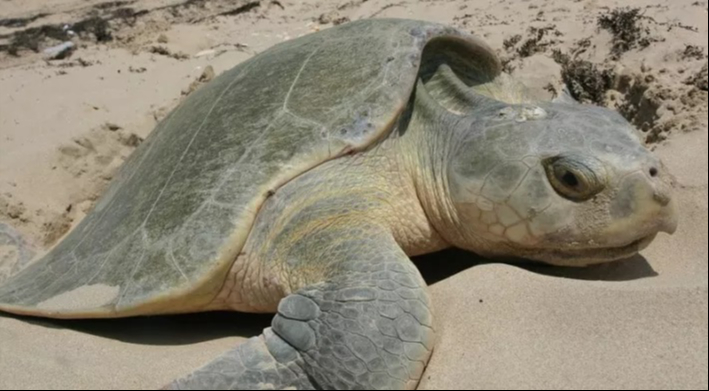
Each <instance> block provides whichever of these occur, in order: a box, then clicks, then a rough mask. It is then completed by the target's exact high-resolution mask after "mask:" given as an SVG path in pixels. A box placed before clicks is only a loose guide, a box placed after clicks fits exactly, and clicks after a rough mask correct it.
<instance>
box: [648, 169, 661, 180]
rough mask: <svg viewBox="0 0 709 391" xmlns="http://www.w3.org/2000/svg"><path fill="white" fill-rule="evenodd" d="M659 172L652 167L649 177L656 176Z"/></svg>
mask: <svg viewBox="0 0 709 391" xmlns="http://www.w3.org/2000/svg"><path fill="white" fill-rule="evenodd" d="M659 174H660V171H659V170H658V169H657V168H655V167H653V168H651V169H650V176H651V177H653V178H656V177H657V176H658V175H659Z"/></svg>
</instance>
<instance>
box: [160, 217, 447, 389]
mask: <svg viewBox="0 0 709 391" xmlns="http://www.w3.org/2000/svg"><path fill="white" fill-rule="evenodd" d="M368 231H369V234H371V233H372V232H371V230H351V229H350V230H349V232H348V233H347V232H340V233H341V234H342V235H338V236H337V240H335V241H334V242H332V243H330V245H327V244H323V243H322V242H321V241H319V240H318V238H312V240H313V241H312V242H310V243H311V244H313V246H309V249H308V250H306V251H305V252H307V253H312V252H313V251H314V250H315V248H319V249H320V251H322V255H321V259H319V260H317V262H318V263H320V262H325V263H326V264H329V265H330V267H328V269H329V270H330V273H329V277H328V278H326V280H325V281H323V282H320V283H314V284H310V285H308V286H305V287H304V288H302V289H300V290H298V291H297V292H296V293H294V294H291V295H290V296H288V297H286V298H285V299H283V300H282V301H281V303H280V305H279V307H278V314H277V315H276V317H275V318H274V320H273V323H272V329H268V330H266V332H265V333H264V334H263V336H261V337H259V338H256V339H252V340H251V341H249V342H248V343H246V344H244V345H241V346H240V347H238V348H237V349H235V350H233V351H231V352H229V353H228V354H227V355H226V356H224V357H222V358H221V359H219V360H217V361H215V362H213V363H212V364H210V365H208V366H207V367H205V368H204V369H202V370H200V371H197V372H196V373H195V374H193V375H191V376H189V377H187V378H185V379H183V380H179V381H177V382H176V383H175V384H174V385H173V387H174V388H176V389H224V388H226V389H283V388H296V389H301V388H306V389H307V388H311V387H314V388H316V389H379V390H384V389H414V388H415V387H416V386H417V385H418V382H419V380H420V378H421V376H422V374H423V370H424V368H425V365H426V363H427V362H428V359H429V357H430V355H431V352H432V349H433V343H434V331H433V324H432V314H431V311H430V310H429V307H430V302H429V298H428V295H427V293H426V285H425V282H424V281H423V279H422V278H421V276H420V274H419V272H418V270H417V269H416V267H415V266H414V265H413V263H411V261H410V260H409V259H408V257H407V256H406V255H405V254H404V252H403V251H402V250H401V249H400V248H399V247H398V245H397V244H396V243H395V242H394V240H393V239H390V238H382V237H371V236H369V235H367V236H368V237H366V238H363V237H357V236H358V235H357V234H356V233H364V232H368ZM316 236H317V235H316ZM320 239H322V238H320ZM308 265H310V266H312V265H313V264H312V263H306V264H305V265H304V267H308ZM271 330H272V331H271Z"/></svg>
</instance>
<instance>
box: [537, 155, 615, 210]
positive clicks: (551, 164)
mask: <svg viewBox="0 0 709 391" xmlns="http://www.w3.org/2000/svg"><path fill="white" fill-rule="evenodd" d="M589 163H591V164H589ZM544 166H545V169H546V172H547V176H548V177H549V182H550V183H551V185H552V186H553V187H554V190H556V192H557V193H559V195H560V196H562V197H564V198H566V199H568V200H571V201H574V202H583V201H588V200H590V199H591V198H593V197H594V196H596V195H597V194H598V193H600V192H602V191H603V189H604V188H605V185H604V183H603V181H602V180H601V178H600V177H599V175H598V174H597V172H596V171H597V170H598V168H599V167H596V170H594V169H593V168H592V167H593V166H598V165H597V164H592V162H584V159H581V158H577V157H571V156H566V157H555V158H551V159H547V160H546V161H545V162H544Z"/></svg>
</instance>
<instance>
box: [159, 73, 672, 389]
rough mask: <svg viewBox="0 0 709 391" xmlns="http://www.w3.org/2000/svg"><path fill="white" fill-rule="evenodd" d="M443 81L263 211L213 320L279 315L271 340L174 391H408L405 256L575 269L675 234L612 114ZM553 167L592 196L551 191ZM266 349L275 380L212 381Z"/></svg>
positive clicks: (416, 298) (419, 295) (414, 356)
mask: <svg viewBox="0 0 709 391" xmlns="http://www.w3.org/2000/svg"><path fill="white" fill-rule="evenodd" d="M446 75H447V76H446ZM452 76H454V74H452V73H450V72H447V73H446V72H444V73H443V74H442V77H443V80H440V79H439V80H438V81H436V82H434V84H431V85H429V86H427V85H425V84H424V83H419V85H418V89H417V93H416V99H415V102H414V103H413V104H412V106H411V107H410V110H408V111H407V112H406V113H405V115H403V116H402V118H401V119H400V121H399V122H398V124H397V127H396V129H394V130H393V132H392V133H391V135H390V137H389V138H388V139H387V140H385V141H383V142H381V143H380V144H378V145H376V146H374V147H372V148H371V149H370V150H368V151H366V152H365V153H362V154H359V155H355V156H350V157H346V158H342V159H338V160H336V161H331V162H329V163H326V164H324V165H321V166H320V167H318V168H316V169H314V170H312V171H310V172H308V173H305V174H304V175H302V176H300V177H298V178H296V179H295V180H294V181H292V182H290V183H288V184H287V185H285V186H284V187H283V188H281V189H279V190H278V191H277V192H275V194H274V195H273V196H272V197H271V199H270V200H269V201H267V202H266V204H265V205H264V208H263V209H262V210H261V211H260V213H259V217H258V219H257V221H256V225H255V227H254V229H253V230H252V232H251V235H250V237H249V239H248V240H247V245H246V247H245V249H244V252H243V253H242V254H241V255H240V257H239V259H237V261H236V263H235V264H234V266H233V268H232V271H231V273H230V275H229V277H228V279H227V283H226V284H225V287H224V289H223V290H222V292H221V294H220V295H219V296H218V298H217V300H215V301H214V302H213V303H212V305H211V306H210V307H209V308H208V309H227V308H229V309H236V310H240V311H253V312H269V311H274V310H276V309H277V312H278V315H276V317H275V319H274V321H273V324H272V331H270V330H267V332H266V333H265V334H264V336H263V337H261V339H255V340H252V341H251V342H250V343H249V344H247V345H242V346H240V347H239V348H237V349H236V350H234V351H232V352H230V353H229V354H227V356H225V357H224V358H222V359H220V360H218V361H217V362H215V363H213V364H212V367H207V368H205V369H203V370H201V371H198V372H196V373H195V374H193V375H192V376H190V377H188V378H186V379H183V380H180V381H178V382H176V383H175V384H174V385H173V386H174V387H176V388H200V389H201V388H216V387H220V386H222V387H227V388H240V389H267V388H278V387H283V386H287V385H290V386H294V387H303V388H308V387H316V388H325V389H359V388H367V389H412V388H414V387H415V386H416V385H417V384H418V381H419V380H420V377H421V374H422V372H423V369H424V366H425V364H426V363H427V361H428V359H429V357H430V353H431V351H432V348H433V339H434V330H433V328H432V315H431V314H432V310H431V309H430V307H429V300H428V297H427V295H426V292H425V285H424V283H423V280H422V279H421V277H420V275H419V274H418V271H417V270H416V269H415V267H414V266H413V264H412V263H411V261H410V260H409V256H411V255H416V254H421V253H426V252H431V251H435V250H437V249H441V248H445V247H448V246H450V245H453V246H458V247H463V248H467V249H470V250H473V251H477V252H479V253H483V254H488V255H492V256H524V257H526V258H530V259H538V260H541V261H546V262H549V263H557V264H558V263H566V264H572V265H577V266H578V265H585V264H588V263H594V262H606V261H611V260H615V259H618V258H622V257H625V256H627V255H629V254H632V253H635V252H637V251H638V249H640V248H641V246H643V245H646V244H648V243H649V240H643V238H646V237H648V238H653V237H654V236H655V235H656V234H657V233H658V232H659V231H662V230H666V231H673V230H674V227H675V225H676V221H675V220H674V209H673V205H672V201H671V194H670V191H669V186H668V184H667V174H666V173H664V172H662V166H661V164H660V162H659V161H657V160H656V159H655V158H653V157H652V156H651V155H650V154H649V153H648V152H647V151H646V150H645V149H644V148H643V147H642V146H641V145H640V143H639V142H638V140H637V138H635V137H633V134H632V130H631V129H630V126H629V125H627V123H625V122H624V120H623V119H622V118H621V117H619V116H618V115H617V114H614V113H612V112H609V111H607V110H602V109H596V108H589V107H584V106H580V105H575V104H568V103H567V104H562V103H558V104H540V105H530V104H522V105H516V104H509V103H503V102H499V101H495V100H492V99H490V98H486V97H484V96H481V95H478V94H475V93H472V92H470V91H469V90H467V89H464V87H462V86H456V83H455V81H454V80H453V81H451V80H448V81H449V82H450V83H446V81H445V78H446V77H449V78H450V77H452ZM429 80H436V78H431V79H429ZM494 87H495V86H494V85H493V86H491V89H490V91H492V92H493V93H494V91H495V88H494ZM431 92H433V93H431ZM493 95H494V94H493ZM558 137H563V138H562V139H559V138H558ZM559 140H563V141H564V144H563V145H562V144H561V143H559ZM549 159H552V163H549V161H550V160H549ZM562 159H563V160H562ZM558 161H561V162H562V163H559V162H558ZM555 164H556V165H561V168H563V169H565V170H567V171H569V172H573V173H577V174H578V175H579V177H578V178H577V180H578V181H579V182H584V181H588V182H589V183H591V185H589V189H590V190H589V193H588V194H591V192H592V193H593V194H592V195H590V196H587V195H585V193H584V192H582V191H580V190H578V189H579V188H578V187H574V188H573V189H565V188H563V187H562V186H563V184H559V183H557V184H554V181H555V180H557V179H558V178H556V174H555V171H554V170H549V167H550V166H551V167H554V165H555ZM566 165H568V167H567V166H566ZM567 171H563V172H564V173H567V174H568V172H567ZM651 171H652V172H651ZM562 179H563V178H562ZM584 183H585V182H584ZM592 185H593V186H595V187H592ZM570 190H574V192H570ZM584 197H587V199H583V198H584ZM572 198H573V199H572ZM631 200H632V202H631ZM394 216H396V217H394ZM498 226H499V227H500V228H498ZM629 226H632V227H633V229H627V227H629ZM562 233H563V235H562ZM638 240H640V241H638ZM636 241H637V242H636ZM628 244H630V245H628ZM552 245H554V247H552ZM547 246H548V247H547ZM264 346H266V347H269V348H267V350H268V351H269V352H270V354H269V355H265V356H263V357H264V359H263V361H262V362H261V365H260V366H259V368H263V372H262V373H261V374H260V375H259V376H265V375H266V374H267V375H268V378H269V379H270V380H269V381H266V380H264V378H263V377H258V376H257V377H254V376H252V375H248V376H247V374H248V373H249V372H248V371H246V370H245V369H244V368H245V367H244V365H243V364H239V365H237V367H238V368H239V370H237V371H236V372H233V371H231V372H228V373H227V372H225V371H214V370H213V368H214V367H220V365H222V364H220V363H221V362H222V361H224V362H230V363H233V362H234V359H233V357H252V356H253V355H254V354H257V353H258V354H261V353H263V352H264V351H265V350H264V349H265V348H264ZM273 346H276V348H274V347H273ZM283 349H286V350H287V354H286V353H283ZM291 349H292V350H291ZM252 351H253V352H252ZM259 352H261V353H259ZM283 356H287V359H283V358H282V357H283ZM225 365H226V364H225ZM283 366H290V368H291V370H290V372H288V371H286V372H284V370H283V368H282V367H283ZM210 368H211V369H210ZM306 378H307V379H308V380H309V383H303V382H302V381H300V380H297V381H296V380H294V379H306Z"/></svg>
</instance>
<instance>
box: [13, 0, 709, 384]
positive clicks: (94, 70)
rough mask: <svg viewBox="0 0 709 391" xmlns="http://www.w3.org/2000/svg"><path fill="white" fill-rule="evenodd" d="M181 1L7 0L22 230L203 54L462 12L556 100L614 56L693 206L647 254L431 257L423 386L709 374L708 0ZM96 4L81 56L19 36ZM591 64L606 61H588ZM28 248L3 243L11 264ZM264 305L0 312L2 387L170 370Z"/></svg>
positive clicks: (72, 217)
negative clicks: (568, 84)
mask: <svg viewBox="0 0 709 391" xmlns="http://www.w3.org/2000/svg"><path fill="white" fill-rule="evenodd" d="M182 2H183V0H179V1H177V0H130V1H124V2H110V4H107V3H109V2H106V1H103V0H84V1H78V0H44V1H41V0H3V1H0V227H1V226H2V225H5V226H12V227H13V228H14V229H16V230H17V231H19V232H20V233H21V234H22V235H23V237H24V238H25V240H26V241H27V242H28V243H29V245H30V247H31V248H32V249H33V251H34V252H35V253H37V254H41V253H43V252H45V251H47V250H48V249H49V248H51V247H52V246H53V245H54V244H56V243H57V242H58V241H59V240H61V238H62V236H63V235H65V234H66V233H67V232H68V231H69V230H70V229H71V228H72V227H73V226H75V225H76V224H77V223H78V222H79V221H81V219H82V218H83V217H84V216H85V215H86V213H87V212H89V211H90V209H91V208H92V206H93V203H94V202H95V200H96V199H97V197H98V196H99V195H100V194H101V192H102V191H103V189H104V188H105V186H106V184H107V183H108V182H109V181H110V180H111V178H112V176H113V175H114V173H115V171H116V169H117V168H118V167H120V165H121V163H122V162H123V161H124V160H125V158H126V157H127V156H128V155H129V154H130V153H131V152H132V150H133V149H134V148H135V147H136V145H138V144H139V143H140V141H141V140H142V139H144V138H145V137H146V136H147V135H148V134H149V132H150V131H151V130H152V129H153V127H154V126H155V124H156V123H157V121H159V120H160V119H161V118H163V117H164V116H165V114H166V113H167V112H169V110H170V109H171V108H173V107H174V106H175V105H176V104H178V103H179V102H180V101H181V100H182V99H184V97H185V96H186V95H188V94H189V93H190V92H191V91H193V90H194V89H195V88H199V86H200V84H201V83H203V82H205V81H208V80H209V78H210V77H211V74H210V72H209V71H206V70H207V68H208V67H212V69H213V70H214V73H216V74H219V73H221V72H223V71H224V70H227V69H229V68H231V67H233V66H234V65H236V64H238V63H239V62H241V61H244V60H246V59H248V58H250V57H252V56H253V55H255V54H257V53H259V52H261V51H263V50H265V49H267V48H268V47H270V46H272V45H273V44H276V43H278V42H282V41H285V40H288V39H292V38H295V37H298V36H300V35H303V34H307V33H309V32H313V31H317V30H318V29H325V28H329V27H331V26H332V25H333V23H340V22H344V21H347V20H357V19H361V18H369V17H399V18H413V19H426V20H431V21H436V22H442V23H446V24H451V25H454V26H456V27H459V28H461V29H464V30H466V31H469V32H473V33H474V34H476V35H479V36H481V37H483V38H484V39H485V40H486V41H488V42H489V43H490V45H491V46H492V47H493V48H495V49H497V50H499V54H500V56H501V57H502V58H503V59H504V62H505V64H506V70H507V71H509V72H511V73H512V74H513V75H514V76H515V77H518V78H520V79H521V80H523V81H524V82H525V83H526V84H528V85H529V86H530V87H531V88H532V90H533V91H534V92H535V93H536V94H538V96H539V97H540V98H543V99H548V98H550V97H551V96H552V92H550V91H552V90H559V86H560V85H561V84H562V79H563V78H562V74H564V75H566V77H567V81H579V80H580V81H586V82H588V81H589V80H588V79H589V77H590V78H591V79H593V77H596V79H598V78H600V79H603V77H604V76H603V75H604V73H603V72H602V71H604V70H608V72H606V73H605V75H610V74H611V71H612V75H613V76H612V77H611V83H610V85H606V86H605V87H604V88H601V90H600V91H596V90H593V88H592V87H593V86H594V84H593V83H591V82H589V83H588V84H587V85H584V87H586V89H585V90H584V91H585V92H586V93H587V94H586V97H587V98H588V99H589V100H591V101H595V102H596V103H599V104H606V105H609V106H612V107H617V108H619V109H620V110H621V111H622V112H623V113H624V115H626V117H627V118H629V119H630V120H632V121H633V122H634V123H635V124H636V125H637V126H638V128H640V129H642V131H644V137H646V138H647V140H648V143H649V145H650V146H651V148H653V149H654V150H655V151H656V153H657V154H658V155H659V156H660V157H662V159H663V160H664V162H665V164H666V165H667V166H668V169H669V170H670V172H671V173H672V174H673V175H675V176H676V178H677V181H676V182H677V185H676V187H677V194H676V197H677V198H678V201H679V206H680V213H681V225H680V229H679V231H678V232H677V233H676V234H675V235H674V236H671V237H670V236H667V235H663V236H661V237H659V238H658V240H657V241H656V242H655V243H654V244H653V245H652V246H651V247H650V248H649V249H647V250H646V251H644V252H643V254H642V256H638V257H635V258H633V259H631V260H628V261H625V262H620V263H616V264H610V265H603V266H597V267H592V268H588V269H560V268H552V267H542V266H530V265H510V264H499V263H490V262H485V261H483V260H481V259H479V258H476V257H475V256H473V255H470V254H465V253H462V252H458V251H448V252H445V253H441V254H435V255H431V256H427V257H423V258H421V259H419V260H418V261H417V262H418V264H419V266H420V268H421V269H422V271H423V273H424V276H425V277H426V279H427V280H428V281H429V283H430V284H431V292H432V297H433V301H434V308H435V314H436V322H437V325H438V326H437V327H438V331H439V332H438V335H439V342H438V345H437V347H436V350H435V352H434V356H433V358H432V361H431V363H430V365H429V367H428V369H427V370H426V372H425V375H424V378H423V381H422V383H421V387H420V388H421V389H489V388H492V389H520V388H533V389H549V388H551V389H572V388H582V389H665V388H672V389H675V388H679V389H696V388H699V389H702V388H704V389H706V388H707V356H708V349H707V308H708V304H707V273H708V271H707V258H708V255H707V242H708V238H707V217H708V216H707V214H708V212H707V172H708V171H709V169H708V166H707V155H708V151H707V145H708V141H707V92H706V89H707V87H706V83H707V81H706V80H707V76H706V64H707V57H706V53H707V34H708V29H707V2H706V1H699V2H695V1H694V0H681V1H680V0H627V1H610V0H580V1H566V0H546V1H541V0H529V1H518V0H507V1H496V0H479V1H477V0H476V1H469V0H449V1H444V0H438V1H437V0H428V1H416V0H408V1H401V2H398V1H394V0H368V1H367V0H353V1H349V0H301V1H291V0H280V1H266V0H262V1H245V0H239V1H225V0H204V1H197V2H195V1H192V2H188V3H185V4H182ZM244 6H246V7H244ZM623 6H628V7H637V8H640V9H641V11H642V16H641V17H640V19H639V20H638V21H637V23H638V24H637V26H639V27H640V28H639V29H638V30H637V31H636V33H637V34H639V41H638V45H637V47H631V48H630V50H629V51H627V52H625V53H620V52H617V50H618V48H619V47H622V45H620V46H619V45H618V44H617V42H618V41H617V40H614V37H615V38H617V36H614V35H613V34H611V33H610V32H608V31H606V30H602V29H599V28H598V19H599V17H600V16H601V15H605V14H608V13H609V12H611V11H613V10H616V9H618V8H619V7H623ZM241 7H243V8H241ZM96 14H98V15H99V16H101V17H103V18H109V19H111V21H110V22H109V25H108V31H109V32H111V34H112V40H110V41H108V40H107V39H106V38H107V37H106V36H104V35H103V34H104V32H103V31H102V30H94V31H93V35H84V36H83V38H82V39H77V41H76V43H77V49H76V51H75V52H74V53H73V55H72V56H71V57H69V58H67V59H64V60H53V61H45V60H44V59H43V58H42V57H43V56H42V53H41V49H43V48H45V47H47V46H49V45H51V44H53V43H54V44H56V43H59V42H54V41H51V40H47V41H41V40H40V41H39V45H40V46H39V48H40V53H35V52H33V51H32V50H28V49H27V47H31V46H32V44H33V42H32V40H31V39H30V40H29V41H27V42H25V43H24V45H25V46H22V45H20V46H19V47H17V45H15V47H13V45H12V44H11V40H12V38H13V37H17V36H18V34H19V32H21V31H23V30H26V29H28V28H31V27H40V26H43V25H53V24H58V25H62V24H67V25H69V28H71V26H72V25H74V24H75V23H76V22H78V21H80V20H85V19H87V18H89V17H91V16H93V15H96ZM37 15H39V16H40V17H38V18H34V16H37ZM10 19H13V20H12V21H10V22H8V21H9V20H10ZM3 21H5V23H3ZM626 27H627V26H626ZM530 28H536V30H530ZM77 33H79V34H80V35H82V34H84V33H83V32H77ZM516 35H520V37H518V38H515V36H516ZM96 40H100V41H101V42H95V41H96ZM16 42H17V41H16ZM614 48H615V50H616V53H617V54H618V55H617V56H615V57H614V56H613V53H614ZM14 50H17V51H18V56H15V55H11V54H8V52H12V51H14ZM584 61H587V62H584ZM589 64H594V65H595V67H596V69H597V70H598V71H599V72H597V73H593V72H591V73H583V72H584V69H585V70H586V71H588V69H591V68H588V66H589ZM584 67H586V68H584ZM589 75H590V76H589ZM584 76H589V77H586V78H584ZM591 76H593V77H591ZM574 78H576V79H574ZM594 80H595V79H594ZM591 81H593V80H591ZM595 86H598V85H597V84H596V85H595ZM20 258H23V259H18V257H16V254H15V253H13V252H12V249H11V248H10V247H9V246H6V245H5V246H3V244H2V242H0V279H3V278H5V277H7V275H9V274H11V273H14V272H15V271H16V270H17V269H18V268H19V267H21V266H22V265H20V264H18V262H24V261H25V260H26V259H24V258H27V257H20ZM27 259H28V258H27ZM269 322H270V317H269V316H254V315H246V314H197V315H188V316H179V317H163V318H144V319H124V320H106V321H74V322H58V321H47V320H41V319H26V318H18V317H13V316H9V315H0V389H125V388H127V389H154V388H159V387H161V386H163V385H165V384H167V383H168V382H170V381H171V380H172V379H174V378H176V377H180V376H182V375H185V374H187V373H189V372H191V371H193V370H194V369H196V368H198V367H200V366H202V365H203V364H205V363H207V362H209V361H210V360H211V359H213V358H215V357H217V356H218V355H219V354H220V353H222V352H225V351H227V350H229V349H232V348H233V347H235V346H236V345H237V344H239V343H240V342H242V341H243V340H244V339H245V338H248V337H252V336H255V335H258V334H260V331H261V330H262V329H263V328H264V327H267V326H268V325H269Z"/></svg>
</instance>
